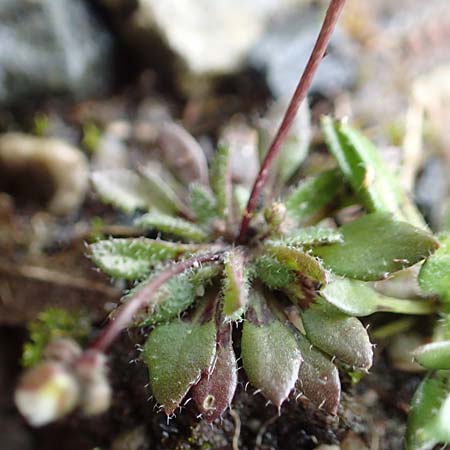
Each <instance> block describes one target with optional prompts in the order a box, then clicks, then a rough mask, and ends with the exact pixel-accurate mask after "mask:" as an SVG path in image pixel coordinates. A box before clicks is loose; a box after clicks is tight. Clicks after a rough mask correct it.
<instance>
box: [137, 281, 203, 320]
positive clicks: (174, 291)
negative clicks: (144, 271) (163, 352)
mask: <svg viewBox="0 0 450 450" xmlns="http://www.w3.org/2000/svg"><path fill="white" fill-rule="evenodd" d="M146 284H147V281H144V282H143V283H142V285H143V286H145V285H146ZM136 290H139V286H137V287H136V288H135V289H133V293H135V292H136ZM196 297H197V289H196V287H195V285H194V284H193V283H192V282H191V281H190V278H189V273H182V274H180V275H176V276H174V277H173V278H171V279H170V280H169V281H167V282H166V283H164V285H163V286H161V287H160V288H159V289H158V291H157V292H156V293H155V294H154V302H152V304H154V305H155V306H154V307H153V309H152V310H151V311H144V312H142V313H140V314H139V316H138V321H139V326H150V325H156V324H158V323H162V322H169V321H170V320H172V319H173V318H175V317H178V316H180V314H181V313H182V312H183V311H184V310H186V309H187V308H189V306H191V305H192V304H193V303H194V301H195V299H196Z"/></svg>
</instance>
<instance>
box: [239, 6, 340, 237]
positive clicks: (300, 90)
mask: <svg viewBox="0 0 450 450" xmlns="http://www.w3.org/2000/svg"><path fill="white" fill-rule="evenodd" d="M344 4H345V0H331V2H330V5H329V7H328V10H327V13H326V15H325V19H324V21H323V24H322V28H321V29H320V33H319V36H318V38H317V41H316V43H315V45H314V48H313V50H312V52H311V56H310V57H309V60H308V63H307V64H306V67H305V70H304V71H303V74H302V76H301V78H300V81H299V83H298V85H297V88H296V90H295V92H294V95H293V96H292V99H291V102H290V103H289V106H288V108H287V110H286V113H285V115H284V118H283V121H282V122H281V125H280V127H279V129H278V132H277V134H276V135H275V138H274V139H273V141H272V144H271V145H270V147H269V150H268V151H267V154H266V156H265V158H264V161H263V163H262V165H261V168H260V170H259V173H258V175H257V177H256V180H255V183H254V184H253V189H252V192H251V194H250V198H249V200H248V203H247V208H246V209H245V212H244V215H243V217H242V222H241V228H240V231H239V237H238V242H240V243H244V242H245V240H246V238H247V233H248V228H249V225H250V220H251V218H252V214H253V211H254V210H255V208H256V206H257V203H258V200H259V197H260V195H261V191H262V189H263V187H264V185H265V183H266V181H267V178H268V176H269V172H270V168H271V166H272V165H273V163H274V161H275V158H276V157H277V156H278V154H279V153H280V151H281V149H282V145H283V143H284V141H285V139H286V137H287V134H288V132H289V130H290V128H291V126H292V123H293V121H294V119H295V115H296V114H297V111H298V109H299V107H300V105H301V103H302V102H303V100H304V99H305V97H306V94H307V92H308V90H309V88H310V86H311V83H312V80H313V77H314V75H315V73H316V71H317V68H318V67H319V64H320V62H321V60H322V58H323V57H324V55H325V52H326V50H327V47H328V43H329V42H330V38H331V35H332V34H333V30H334V28H335V26H336V23H337V20H338V18H339V15H340V14H341V12H342V9H343V8H344Z"/></svg>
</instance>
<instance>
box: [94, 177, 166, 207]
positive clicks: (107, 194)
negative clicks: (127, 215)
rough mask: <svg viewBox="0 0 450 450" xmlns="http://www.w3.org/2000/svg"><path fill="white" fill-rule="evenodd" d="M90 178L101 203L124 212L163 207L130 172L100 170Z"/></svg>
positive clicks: (141, 180)
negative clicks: (108, 204)
mask: <svg viewBox="0 0 450 450" xmlns="http://www.w3.org/2000/svg"><path fill="white" fill-rule="evenodd" d="M91 178H92V183H93V185H94V189H95V191H96V192H97V194H98V195H99V197H100V198H101V199H102V201H103V202H105V203H110V204H112V205H114V206H115V207H117V208H120V209H122V210H124V211H125V212H133V211H134V210H136V209H145V210H149V209H151V208H152V207H159V208H160V207H162V206H163V205H161V204H160V203H159V202H158V198H157V195H156V194H155V193H154V192H152V190H151V188H150V187H149V186H148V184H147V183H146V182H145V181H144V180H143V179H142V178H141V177H140V176H139V175H137V174H136V173H135V172H133V171H131V170H126V169H111V170H101V171H96V172H93V173H92V175H91ZM169 211H170V209H169Z"/></svg>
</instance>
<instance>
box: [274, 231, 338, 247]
mask: <svg viewBox="0 0 450 450" xmlns="http://www.w3.org/2000/svg"><path fill="white" fill-rule="evenodd" d="M343 241H344V240H343V237H342V234H341V233H340V231H339V230H332V229H331V228H320V227H307V228H300V229H298V230H294V231H291V232H289V233H288V234H286V235H285V236H284V237H283V238H282V240H281V242H282V243H284V244H285V245H289V246H294V247H311V246H315V245H326V244H334V243H336V242H343Z"/></svg>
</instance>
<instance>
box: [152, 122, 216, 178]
mask: <svg viewBox="0 0 450 450" xmlns="http://www.w3.org/2000/svg"><path fill="white" fill-rule="evenodd" d="M158 145H159V147H160V149H161V152H162V157H163V159H164V161H165V163H166V164H167V166H168V167H170V169H171V170H172V171H173V173H174V175H176V176H177V177H178V178H179V179H180V180H181V181H182V182H184V183H185V184H186V185H188V184H189V183H192V182H194V181H196V182H199V183H202V184H207V183H208V165H207V162H206V157H205V154H204V152H203V149H202V148H201V147H200V144H199V143H198V142H197V141H196V140H195V139H194V137H193V136H191V135H190V134H189V133H188V132H187V131H186V130H185V129H184V128H183V127H181V126H180V125H177V124H175V123H170V122H168V123H165V124H164V125H163V126H162V127H161V129H160V130H159V135H158Z"/></svg>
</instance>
